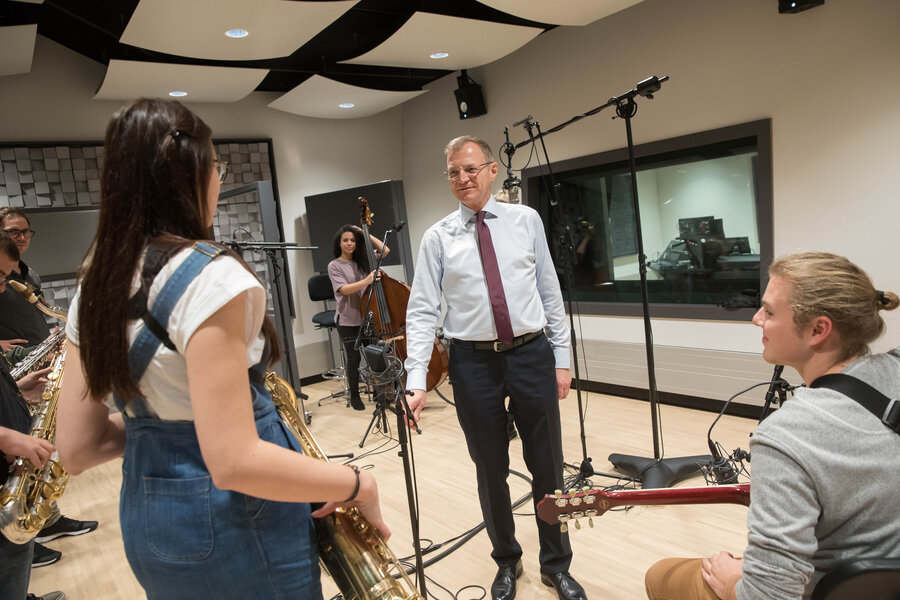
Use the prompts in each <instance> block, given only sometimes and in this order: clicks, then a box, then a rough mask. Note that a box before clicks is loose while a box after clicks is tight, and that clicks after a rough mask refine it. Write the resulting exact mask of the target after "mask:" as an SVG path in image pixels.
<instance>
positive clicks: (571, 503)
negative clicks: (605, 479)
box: [537, 483, 750, 531]
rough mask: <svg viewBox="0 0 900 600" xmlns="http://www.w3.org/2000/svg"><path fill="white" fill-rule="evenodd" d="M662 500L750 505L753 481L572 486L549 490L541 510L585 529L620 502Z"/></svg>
mask: <svg viewBox="0 0 900 600" xmlns="http://www.w3.org/2000/svg"><path fill="white" fill-rule="evenodd" d="M651 504H652V505H660V504H743V505H744V506H750V484H749V483H741V484H738V485H716V486H706V487H684V488H664V489H652V490H624V491H618V492H604V491H602V490H590V489H589V488H583V489H582V490H581V491H580V492H579V491H577V490H574V489H573V490H569V493H568V494H563V493H562V492H561V491H560V490H556V493H555V494H547V495H546V496H544V499H543V500H541V501H540V502H538V505H537V514H538V516H539V517H540V518H541V520H542V521H544V522H545V523H550V524H551V525H555V524H556V523H559V524H560V529H562V530H563V531H568V522H569V521H572V520H574V521H575V528H576V529H581V522H580V520H581V519H583V518H585V517H587V519H588V525H589V526H590V527H593V526H594V522H593V517H599V516H600V515H602V514H603V513H605V512H606V511H608V510H609V509H611V508H615V507H617V506H637V505H651Z"/></svg>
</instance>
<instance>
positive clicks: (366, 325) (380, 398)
mask: <svg viewBox="0 0 900 600" xmlns="http://www.w3.org/2000/svg"><path fill="white" fill-rule="evenodd" d="M402 227H403V225H400V226H399V227H391V228H390V229H388V230H386V231H385V232H384V236H383V237H382V238H381V247H382V248H384V245H385V243H386V242H387V238H388V235H390V234H391V233H393V232H394V231H397V230H399V229H400V228H402ZM383 259H384V255H383V254H381V253H379V254H378V258H377V260H376V261H375V268H374V269H373V271H375V274H376V277H377V276H378V275H380V273H381V261H382V260H383ZM374 285H375V279H374V278H373V279H372V286H374ZM372 286H370V289H371V290H372V291H371V292H370V293H369V298H368V300H366V312H365V313H364V315H365V316H364V317H363V320H362V322H361V323H360V325H359V332H358V333H357V334H356V341H355V342H354V343H353V348H354V349H355V350H356V351H357V352H359V353H360V354H363V352H362V348H363V339H364V338H369V339H371V338H372V336H371V335H370V334H367V333H366V332H367V331H368V330H369V329H370V328H371V327H372V324H373V321H374V319H375V315H373V314H372V311H371V310H370V308H371V306H372V299H373V298H374V297H375V293H374V292H375V290H374V288H373V287H372ZM388 343H389V344H391V348H392V349H393V341H391V342H388ZM366 368H367V369H368V366H367V367H366ZM369 371H370V372H371V369H369ZM374 392H375V412H373V413H372V420H371V421H369V425H368V426H367V427H366V432H365V433H364V434H363V436H362V439H361V440H360V441H359V447H360V448H362V447H363V446H364V445H365V443H366V438H367V437H369V434H370V433H371V432H372V428H373V427H374V426H375V424H376V423H378V421H379V419H380V421H381V423H382V429H383V430H387V414H386V412H385V404H386V401H385V397H384V390H381V391H378V389H377V388H375V390H374Z"/></svg>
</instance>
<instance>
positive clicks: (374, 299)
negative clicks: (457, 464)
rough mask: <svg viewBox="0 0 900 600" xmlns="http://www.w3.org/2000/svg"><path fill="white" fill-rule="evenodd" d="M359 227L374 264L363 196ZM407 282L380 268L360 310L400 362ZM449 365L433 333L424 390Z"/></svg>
mask: <svg viewBox="0 0 900 600" xmlns="http://www.w3.org/2000/svg"><path fill="white" fill-rule="evenodd" d="M359 208H360V228H361V229H362V232H363V235H362V237H363V240H364V241H365V244H366V255H367V256H368V258H369V265H370V266H374V265H376V264H377V261H376V258H375V250H374V248H373V247H372V240H371V239H370V238H369V226H370V225H371V224H372V217H373V216H374V215H373V213H372V212H371V211H370V210H369V202H368V201H367V200H366V199H365V198H364V197H362V196H360V197H359ZM409 290H410V287H409V285H408V284H406V283H403V282H401V281H397V280H396V279H394V278H392V277H389V276H388V275H386V274H385V273H384V272H383V271H382V272H381V273H380V274H379V278H378V279H375V280H373V281H372V284H371V285H370V286H369V287H368V288H367V289H366V291H365V292H363V296H362V302H361V303H360V312H361V313H362V317H363V321H364V322H365V320H366V319H367V318H368V315H369V313H371V315H372V325H373V329H374V334H375V338H376V339H377V340H384V341H386V342H388V343H393V345H394V354H395V355H396V356H397V358H399V359H400V360H401V361H403V360H406V306H407V304H409ZM449 364H450V361H449V355H448V353H447V348H446V347H445V346H444V344H443V342H441V340H440V339H438V338H437V336H435V338H434V347H433V348H432V351H431V360H430V361H429V362H428V376H427V378H426V390H431V389H433V388H435V387H437V386H439V385H440V384H441V383H442V382H443V381H444V379H445V378H446V377H447V368H448V366H449Z"/></svg>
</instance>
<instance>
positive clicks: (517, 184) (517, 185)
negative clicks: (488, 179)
mask: <svg viewBox="0 0 900 600" xmlns="http://www.w3.org/2000/svg"><path fill="white" fill-rule="evenodd" d="M521 188H522V180H521V179H519V178H518V177H516V176H515V175H513V173H512V171H510V172H509V177H507V178H506V179H505V180H504V181H503V189H504V190H506V193H507V196H508V198H509V201H510V203H512V204H518V203H519V190H520V189H521Z"/></svg>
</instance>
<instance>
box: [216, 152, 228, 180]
mask: <svg viewBox="0 0 900 600" xmlns="http://www.w3.org/2000/svg"><path fill="white" fill-rule="evenodd" d="M213 162H214V163H215V164H216V171H217V172H218V173H219V183H225V176H226V175H228V161H227V160H219V159H218V158H217V159H215V160H214V161H213Z"/></svg>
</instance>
